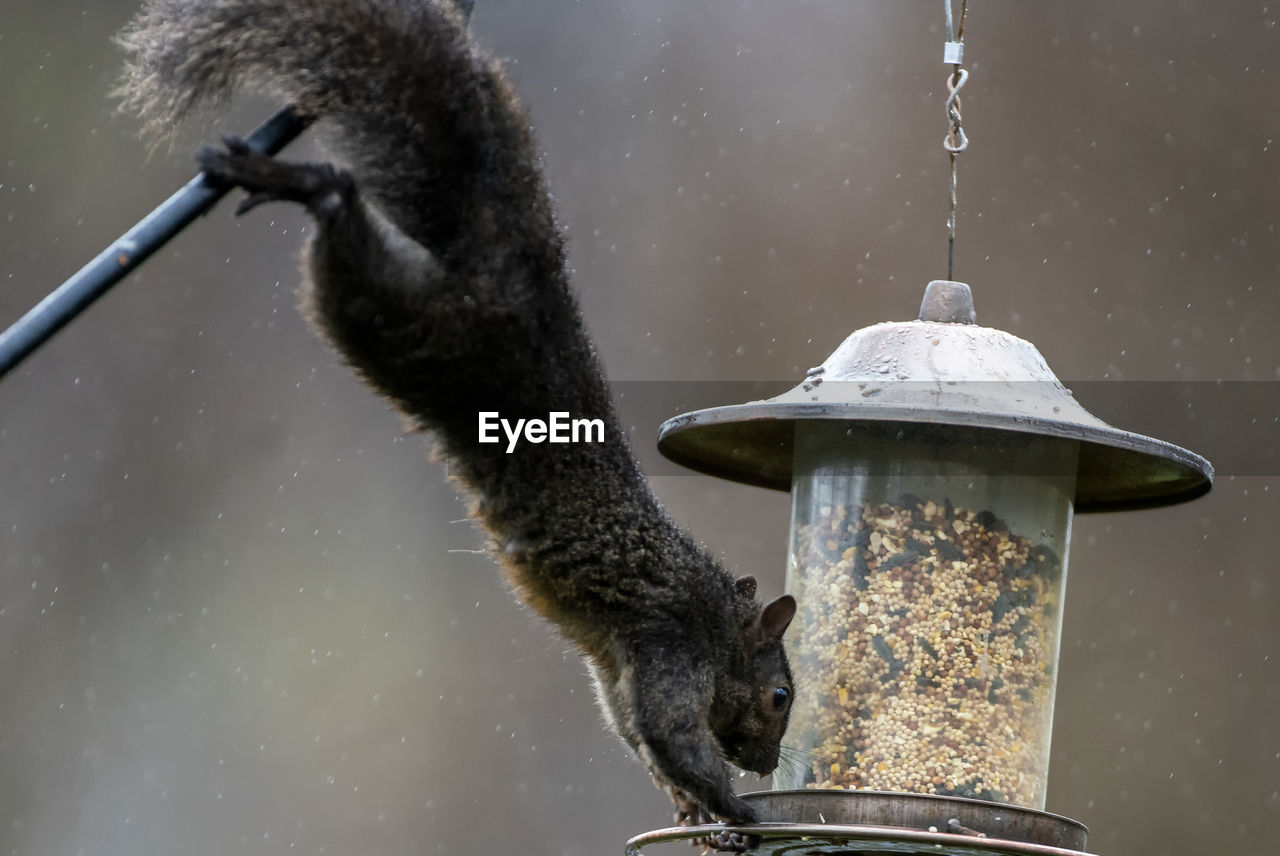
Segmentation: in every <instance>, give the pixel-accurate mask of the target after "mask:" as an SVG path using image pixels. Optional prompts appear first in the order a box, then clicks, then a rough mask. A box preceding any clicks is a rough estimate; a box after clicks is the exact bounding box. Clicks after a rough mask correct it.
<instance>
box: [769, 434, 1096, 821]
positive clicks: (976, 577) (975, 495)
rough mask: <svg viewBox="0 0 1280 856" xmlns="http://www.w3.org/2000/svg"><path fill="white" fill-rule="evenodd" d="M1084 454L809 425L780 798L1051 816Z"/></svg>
mask: <svg viewBox="0 0 1280 856" xmlns="http://www.w3.org/2000/svg"><path fill="white" fill-rule="evenodd" d="M1077 454H1078V446H1077V445H1076V444H1075V443H1072V442H1069V441H1063V440H1060V439H1056V438H1045V437H1038V436H1034V435H1029V434H1017V433H1012V432H1000V431H982V430H976V429H957V428H955V427H932V426H920V425H913V426H909V427H904V428H901V430H900V429H899V427H898V426H894V425H882V426H875V425H873V426H867V425H866V424H865V423H864V424H861V425H851V424H846V423H839V422H823V421H812V422H802V423H800V424H798V425H797V427H796V452H795V467H794V474H795V476H794V482H793V495H792V500H793V506H792V530H791V549H790V557H789V563H788V573H787V588H788V591H790V592H792V593H793V594H794V595H795V596H796V598H797V600H798V601H799V604H800V614H799V615H798V616H797V618H796V620H795V621H794V622H793V624H792V626H791V629H790V631H789V633H788V637H787V638H788V644H789V647H790V652H791V661H792V668H793V669H794V671H795V674H796V688H797V699H796V707H795V708H794V710H793V711H792V717H791V726H790V729H789V731H788V735H787V741H786V742H787V744H788V745H789V746H793V747H795V748H797V749H799V750H801V751H802V752H804V753H809V754H806V755H803V756H802V758H803V760H802V761H799V762H797V763H795V764H792V765H790V769H787V770H780V771H779V773H778V774H776V775H775V783H776V787H779V788H843V789H853V788H870V789H875V790H889V791H901V792H908V793H924V794H944V795H951V796H964V797H972V798H976V799H984V800H993V801H996V802H1005V803H1012V804H1015V805H1019V806H1025V807H1027V808H1035V809H1042V808H1043V807H1044V798H1045V788H1046V781H1047V775H1048V767H1049V742H1050V732H1051V728H1052V723H1053V701H1054V687H1055V682H1056V676H1057V666H1058V645H1059V639H1060V633H1059V630H1060V627H1061V622H1062V601H1063V589H1064V585H1065V582H1066V565H1067V545H1068V540H1069V538H1070V534H1071V517H1072V497H1073V495H1074V492H1075V472H1076V457H1077Z"/></svg>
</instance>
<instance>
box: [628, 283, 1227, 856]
mask: <svg viewBox="0 0 1280 856" xmlns="http://www.w3.org/2000/svg"><path fill="white" fill-rule="evenodd" d="M658 447H659V449H660V450H661V451H662V452H663V454H665V455H666V456H667V457H669V458H671V459H672V460H674V461H676V462H678V463H680V464H684V465H686V466H689V467H692V468H693V469H696V470H700V471H702V472H706V473H710V474H712V475H716V476H721V477H724V478H728V479H732V480H735V481H739V482H746V483H748V484H755V485H760V486H763V487H770V488H776V489H781V490H790V491H791V493H792V516H791V548H790V556H789V560H788V569H787V587H788V590H789V591H791V592H792V593H793V594H795V595H796V598H797V600H798V601H799V602H800V605H801V611H800V613H799V615H797V618H796V621H795V622H794V623H793V625H792V629H791V631H790V635H789V646H790V649H791V656H792V665H793V668H794V670H795V673H796V683H797V688H798V698H797V706H796V708H795V710H794V711H793V713H792V722H791V727H790V731H789V734H788V743H789V745H791V746H794V747H796V748H798V749H800V750H802V751H804V752H807V753H810V754H809V755H808V756H807V758H808V761H807V763H806V765H805V769H803V770H796V771H786V770H782V771H779V772H778V773H777V774H775V782H776V783H777V787H778V788H779V789H780V790H775V791H773V792H771V793H762V794H756V795H754V796H752V797H751V799H753V800H754V801H755V804H756V805H757V806H758V807H759V808H760V810H761V813H762V815H763V816H764V817H766V818H767V819H768V820H769V821H773V822H776V823H778V825H777V826H773V827H770V828H768V829H767V830H766V831H764V832H761V837H762V841H763V843H762V845H761V846H762V848H763V849H764V850H765V851H768V850H769V849H770V845H771V843H773V844H774V845H783V844H784V842H790V844H788V845H786V846H794V845H795V840H796V838H798V837H799V838H806V839H807V840H808V842H809V843H808V844H807V845H806V848H805V850H804V852H823V851H822V846H821V842H822V841H829V842H830V843H831V846H833V847H837V848H844V849H843V850H842V851H841V852H848V850H847V847H848V845H849V844H850V842H853V841H864V842H871V841H879V842H886V843H887V842H893V843H894V844H895V846H897V847H900V848H905V852H915V849H916V848H919V849H920V851H921V852H926V851H927V852H937V850H936V849H935V848H936V845H938V844H940V843H945V844H946V845H947V846H949V847H952V849H953V851H954V852H959V851H958V850H955V848H956V847H958V846H959V845H957V844H956V842H957V841H963V847H962V848H961V849H964V850H965V851H966V852H974V853H978V852H1038V853H1045V852H1053V851H1052V850H1050V851H1046V850H1045V849H1044V848H1045V847H1049V848H1057V849H1058V850H1059V851H1060V852H1069V851H1079V850H1082V849H1083V848H1084V843H1085V830H1084V827H1083V826H1081V825H1080V824H1078V823H1076V822H1075V821H1071V820H1068V819H1066V818H1061V817H1057V816H1054V815H1050V814H1047V813H1045V812H1043V811H1042V809H1043V807H1044V799H1045V788H1046V782H1047V774H1048V762H1049V741H1050V731H1051V727H1052V720H1053V702H1054V688H1055V684H1056V677H1057V664H1058V646H1059V641H1060V632H1059V629H1060V626H1061V619H1062V604H1063V590H1064V586H1065V581H1066V571H1067V555H1068V547H1069V540H1070V533H1071V520H1072V514H1073V513H1074V512H1075V511H1080V512H1099V511H1112V510H1119V509H1127V508H1150V507H1155V506H1161V505H1169V504H1173V503H1177V502H1183V501H1186V500H1190V499H1193V498H1195V497H1197V496H1200V495H1202V494H1203V493H1205V492H1206V491H1208V490H1209V488H1210V486H1211V484H1212V473H1213V471H1212V468H1211V467H1210V465H1209V463H1208V461H1206V460H1205V459H1204V458H1201V457H1200V456H1198V455H1196V454H1194V453H1192V452H1189V451H1187V450H1185V449H1182V448H1179V447H1177V446H1174V445H1171V444H1169V443H1165V442H1162V441H1160V440H1156V439H1153V438H1150V437H1144V436H1141V435H1138V434H1133V433H1129V432H1126V431H1122V430H1119V429H1117V428H1113V427H1111V426H1110V425H1108V424H1106V423H1105V422H1103V421H1101V420H1100V419H1098V418H1097V417H1095V416H1093V415H1091V414H1090V413H1089V412H1088V411H1087V410H1085V409H1084V408H1083V407H1082V406H1081V405H1080V404H1079V403H1077V402H1076V400H1075V399H1074V398H1073V397H1072V395H1071V393H1070V391H1069V390H1068V389H1066V387H1064V386H1063V385H1062V383H1061V382H1060V381H1059V380H1058V379H1057V377H1056V376H1055V375H1054V374H1053V372H1052V371H1051V370H1050V369H1049V367H1048V366H1047V365H1046V364H1045V361H1044V359H1043V357H1041V356H1040V353H1039V352H1038V351H1037V350H1036V349H1035V347H1034V346H1033V345H1031V344H1030V343H1029V342H1026V341H1024V340H1022V339H1019V338H1017V337H1015V336H1013V335H1011V334H1009V333H1006V332H1003V331H1001V330H995V329H991V328H987V327H979V326H977V325H976V323H975V316H974V310H973V299H972V296H971V294H970V291H969V287H968V286H967V285H965V284H963V283H958V282H951V281H936V282H933V283H930V284H929V287H928V288H927V289H926V292H925V298H924V301H923V304H922V306H921V310H920V317H919V320H917V321H908V322H890V323H883V324H876V325H873V326H871V327H866V328H864V329H861V330H858V331H856V332H855V333H853V334H852V335H851V336H849V338H848V339H846V340H845V341H844V343H843V344H841V345H840V347H839V348H837V349H836V351H835V352H834V353H833V354H832V355H831V356H830V357H829V358H828V359H827V361H826V362H825V363H823V364H822V365H821V366H819V367H817V368H814V369H812V370H810V371H809V373H808V374H807V376H806V377H805V379H804V381H803V382H802V383H801V384H800V385H799V386H797V387H796V388H794V389H792V390H790V391H789V392H786V393H784V394H782V395H780V396H778V397H776V398H772V399H769V400H767V401H759V402H752V403H748V404H739V405H731V406H727V407H715V408H711V409H708V410H701V411H697V412H694V413H689V414H685V415H683V416H678V417H676V418H674V419H671V420H669V421H668V422H666V423H665V424H663V426H662V427H661V429H660V435H659V440H658ZM884 792H889V793H884ZM811 824H818V826H810V825H811ZM841 830H843V831H841ZM977 833H982V834H983V835H985V836H986V837H988V838H990V839H998V840H1001V841H1003V842H1004V843H1003V844H1001V845H1000V846H999V847H996V846H995V844H994V841H993V842H992V843H991V844H985V843H980V841H982V839H979V838H973V837H969V838H965V839H959V838H957V834H959V835H967V836H972V835H975V834H977ZM696 834H697V832H696V831H694V830H689V831H677V830H671V831H664V832H657V833H649V834H648V835H646V836H640V837H638V838H636V839H633V841H632V849H633V850H637V849H638V848H639V847H641V846H644V845H645V844H648V843H650V842H653V841H659V840H670V839H673V838H681V837H693V836H694V835H696ZM702 834H706V831H705V829H704V831H703V832H702ZM1010 842H1013V843H1012V844H1011V843H1010ZM1027 847H1030V849H1029V850H1028V849H1025V848H1027ZM1037 848H1039V849H1037ZM788 852H790V851H788ZM897 852H903V851H902V850H899V851H897Z"/></svg>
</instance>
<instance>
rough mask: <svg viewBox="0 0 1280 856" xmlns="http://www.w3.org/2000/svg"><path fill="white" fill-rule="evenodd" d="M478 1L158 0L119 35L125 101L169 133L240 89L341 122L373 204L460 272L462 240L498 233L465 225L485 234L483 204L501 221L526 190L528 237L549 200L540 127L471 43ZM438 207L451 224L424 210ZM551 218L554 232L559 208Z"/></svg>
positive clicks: (152, 129) (330, 129) (336, 135)
mask: <svg viewBox="0 0 1280 856" xmlns="http://www.w3.org/2000/svg"><path fill="white" fill-rule="evenodd" d="M469 5H470V4H469V3H466V2H461V0H323V2H320V1H319V0H146V2H145V3H144V5H143V8H142V10H141V11H140V12H139V13H138V15H137V16H136V17H135V18H134V20H133V21H132V23H131V24H130V25H129V27H128V28H127V29H126V30H125V31H124V32H123V33H122V34H121V35H120V37H119V41H120V43H121V44H122V45H123V46H124V48H125V49H126V50H127V51H128V53H129V55H130V56H129V61H128V63H127V65H126V68H125V77H124V80H123V81H122V83H121V85H120V86H119V87H118V89H117V94H118V95H120V96H122V98H123V103H122V109H123V110H125V111H127V112H132V113H136V114H137V115H139V116H140V117H141V118H142V119H143V121H144V127H145V130H146V132H147V133H148V134H150V135H151V136H153V137H157V138H159V137H163V136H166V135H167V134H169V133H170V132H171V130H172V128H173V127H174V126H175V125H176V124H177V123H178V122H179V121H181V120H182V119H183V118H184V117H185V116H186V115H187V114H188V113H189V112H190V111H191V110H192V108H193V107H195V106H196V105H197V104H199V103H200V102H213V103H217V102H220V101H225V100H226V99H227V98H228V97H229V96H230V95H231V94H232V93H233V92H234V91H236V90H238V89H240V88H244V89H251V90H260V91H265V92H268V93H270V94H274V95H278V96H280V97H283V98H285V99H287V100H288V101H289V102H290V103H292V104H293V105H294V106H295V107H296V108H297V109H298V111H299V112H300V113H301V114H303V115H310V116H316V117H332V118H333V119H334V120H335V121H333V122H331V123H326V126H325V134H326V137H327V138H328V139H329V140H331V141H332V142H333V143H335V144H336V147H337V149H338V151H339V154H341V155H342V156H344V157H345V158H346V159H348V160H349V161H350V168H351V170H352V172H353V173H354V174H355V176H356V180H357V182H359V183H360V185H361V189H362V191H363V192H364V193H365V195H366V197H367V198H371V199H372V201H374V202H375V203H376V204H377V205H379V207H381V208H382V209H383V210H384V211H385V213H387V214H388V215H389V216H390V217H391V219H392V220H393V221H394V222H395V223H396V224H397V225H398V226H399V227H400V228H401V229H402V230H404V231H405V232H406V234H408V235H409V236H410V237H413V238H414V239H416V240H418V241H419V242H421V243H422V244H423V245H424V246H426V247H428V248H429V249H431V250H432V251H433V252H436V253H438V254H440V255H441V257H442V259H444V260H446V263H447V259H448V257H449V256H451V255H454V256H462V255H465V254H466V253H465V251H464V250H462V249H461V248H458V247H456V246H454V242H455V241H457V240H461V239H464V238H467V239H476V240H484V239H485V238H486V237H489V236H485V235H475V234H467V235H464V234H463V233H462V232H461V231H460V230H458V229H457V227H456V225H455V224H457V223H459V222H468V221H469V222H470V223H471V224H472V226H473V227H474V224H475V223H476V219H475V218H472V217H469V216H467V215H469V214H477V213H479V212H478V211H477V210H476V208H475V207H476V206H478V207H480V208H483V209H486V211H487V212H489V213H493V212H495V211H497V212H500V211H501V210H502V209H503V208H504V207H505V206H504V205H503V202H504V201H505V200H504V197H506V196H508V195H509V194H513V193H518V194H519V196H520V199H521V201H522V203H523V205H522V210H523V212H524V216H525V218H526V219H525V221H524V225H525V228H526V229H527V227H528V220H527V217H528V215H529V213H531V212H529V211H528V204H529V199H530V197H531V196H539V195H542V196H545V194H539V193H533V194H530V193H529V191H530V190H531V189H536V188H537V187H540V184H541V179H540V177H539V176H538V174H537V171H536V168H535V167H533V166H532V165H533V164H535V163H536V158H535V157H532V156H531V155H532V154H533V151H534V150H533V143H532V140H531V137H530V133H529V128H528V121H527V119H526V118H525V116H524V115H523V112H522V111H521V110H520V109H519V108H517V107H515V106H514V105H515V104H516V103H517V102H516V101H515V98H514V96H513V95H512V94H511V92H510V90H509V87H508V84H507V83H506V81H505V80H504V79H503V78H502V76H501V74H500V72H499V69H498V67H497V64H496V63H495V62H494V61H493V60H491V59H490V58H488V57H486V56H484V55H483V54H482V53H481V52H480V51H478V50H477V49H476V48H475V46H474V44H473V43H472V42H471V40H470V39H469V38H468V36H467V33H466V11H465V8H466V7H468V6H469ZM495 179H496V180H495ZM530 182H532V183H533V184H534V186H533V187H531V185H530ZM433 199H434V200H440V204H441V206H442V207H447V208H448V210H449V211H450V212H451V213H450V215H449V216H437V215H436V212H433V211H431V210H423V208H424V200H433ZM429 206H430V203H429V202H428V208H429ZM469 208H470V209H471V210H468V209H469ZM541 213H543V215H544V216H543V217H542V218H539V219H542V220H543V221H544V225H545V226H547V227H548V228H549V229H550V230H551V231H552V232H554V225H553V223H552V222H551V216H550V211H549V206H547V210H546V211H544V212H541ZM479 219H485V218H483V217H482V218H479ZM493 225H494V226H495V227H497V228H502V227H503V224H500V223H495V224H493ZM471 231H474V228H473V229H472V230H471ZM531 237H533V236H531ZM510 238H511V234H510V233H509V232H508V233H507V239H508V241H509V240H510ZM546 238H547V236H546V235H545V234H542V235H538V236H536V239H537V240H540V241H545V240H546Z"/></svg>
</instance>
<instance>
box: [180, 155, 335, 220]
mask: <svg viewBox="0 0 1280 856" xmlns="http://www.w3.org/2000/svg"><path fill="white" fill-rule="evenodd" d="M222 143H223V147H222V148H218V147H216V146H205V147H204V148H202V149H200V151H199V152H197V153H196V163H198V164H199V165H200V169H201V170H203V171H204V175H205V180H206V181H208V182H210V183H212V184H214V185H215V186H222V187H228V186H236V187H243V188H244V189H245V190H247V191H248V192H249V195H248V196H247V197H245V199H244V200H243V201H242V202H241V203H240V204H239V205H237V206H236V214H237V215H240V214H243V213H245V212H246V211H248V210H250V209H251V208H255V207H257V206H258V205H261V204H262V203H263V202H277V201H283V202H298V203H301V204H303V205H305V206H307V208H308V209H309V210H311V211H312V212H313V213H319V212H320V211H321V210H322V209H324V208H326V207H329V206H331V205H334V204H343V203H345V202H346V201H347V200H348V199H349V198H350V196H351V194H352V192H353V191H354V190H355V182H354V180H353V179H352V178H351V174H350V173H348V172H347V171H346V170H342V169H338V168H336V167H334V166H331V165H330V164H320V163H288V162H285V161H278V160H276V159H275V158H273V157H271V156H270V155H266V154H263V153H261V152H255V151H254V150H253V149H251V148H249V144H248V143H246V142H245V141H244V140H242V139H240V138H239V137H232V136H226V137H223V138H222Z"/></svg>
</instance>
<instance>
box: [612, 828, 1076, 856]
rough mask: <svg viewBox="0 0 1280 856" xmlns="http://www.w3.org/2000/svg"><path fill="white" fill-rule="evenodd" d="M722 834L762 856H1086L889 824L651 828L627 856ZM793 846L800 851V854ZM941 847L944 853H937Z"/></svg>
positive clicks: (631, 844) (629, 846)
mask: <svg viewBox="0 0 1280 856" xmlns="http://www.w3.org/2000/svg"><path fill="white" fill-rule="evenodd" d="M725 831H729V832H739V833H742V834H744V835H754V836H757V837H759V838H760V839H761V843H760V847H759V848H758V849H757V850H755V851H754V852H756V853H759V854H762V856H768V854H781V853H803V854H805V856H808V854H814V853H826V852H831V853H844V852H847V848H848V845H849V844H851V843H853V844H857V843H862V844H869V845H872V846H873V847H875V846H877V845H892V846H893V848H894V849H893V852H895V853H919V854H933V856H936V854H938V853H939V852H944V853H946V854H948V856H986V854H1006V856H1088V854H1084V852H1083V851H1080V850H1067V849H1064V848H1062V847H1051V846H1049V845H1047V844H1027V843H1024V842H1021V841H1006V840H1004V839H1000V838H976V837H973V836H969V835H955V834H953V833H949V832H929V831H925V830H915V829H901V828H898V827H888V826H839V825H836V824H821V823H757V824H745V825H741V826H723V825H721V824H708V825H705V826H682V827H673V828H670V829H655V830H653V831H652V832H645V833H642V834H640V835H637V836H635V837H634V838H632V839H631V840H630V841H628V842H627V849H626V853H627V856H639V854H640V852H641V850H643V848H645V847H647V846H649V845H652V844H669V843H673V842H677V841H694V840H696V839H699V838H706V837H708V836H712V835H718V834H719V833H721V832H725ZM789 845H790V846H789ZM796 845H798V846H800V847H803V848H804V849H803V850H798V849H796ZM784 848H785V849H784ZM825 848H832V849H830V850H828V849H825ZM904 848H910V849H904ZM940 848H945V850H941V851H940Z"/></svg>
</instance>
